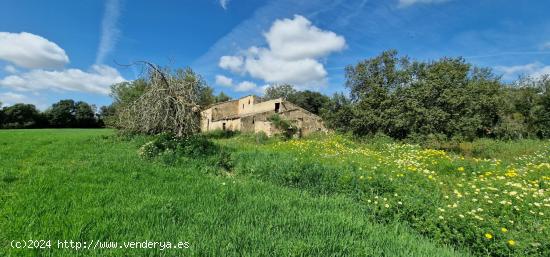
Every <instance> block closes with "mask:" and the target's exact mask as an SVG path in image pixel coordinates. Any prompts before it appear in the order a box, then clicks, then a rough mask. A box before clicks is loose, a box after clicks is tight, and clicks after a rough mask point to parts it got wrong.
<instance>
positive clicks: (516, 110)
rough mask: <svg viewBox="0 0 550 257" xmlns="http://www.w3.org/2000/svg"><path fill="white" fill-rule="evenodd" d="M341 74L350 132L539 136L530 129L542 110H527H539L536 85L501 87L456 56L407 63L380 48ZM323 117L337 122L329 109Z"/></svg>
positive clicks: (402, 135) (400, 135) (495, 79)
mask: <svg viewBox="0 0 550 257" xmlns="http://www.w3.org/2000/svg"><path fill="white" fill-rule="evenodd" d="M346 77H347V84H346V85H347V86H348V88H349V89H350V91H351V99H352V104H351V114H350V115H349V116H351V117H350V118H351V119H349V120H350V124H349V129H350V130H351V131H353V133H354V134H356V135H360V136H365V135H372V134H376V133H384V134H387V135H389V136H391V137H393V138H398V139H405V138H410V137H412V138H420V137H425V136H428V135H438V136H443V137H445V138H446V139H451V138H461V139H465V140H473V139H475V138H480V137H489V138H491V137H500V138H518V136H519V138H521V137H522V136H523V135H526V136H535V135H536V136H539V137H542V136H543V135H545V134H544V132H537V131H536V130H535V129H534V127H536V126H535V125H534V124H535V123H536V122H535V120H537V118H536V117H540V116H542V115H541V114H542V113H543V112H539V113H537V114H536V115H534V114H533V113H535V112H534V111H533V108H539V109H543V108H540V107H536V106H538V105H537V103H539V102H540V99H539V98H540V94H538V93H537V92H539V91H540V90H539V89H534V88H532V87H530V88H529V89H515V88H514V89H505V88H504V87H503V86H502V83H501V82H500V78H499V77H497V76H495V75H494V74H493V73H492V72H491V71H490V70H489V69H480V68H477V67H473V66H472V65H470V64H468V63H466V62H465V60H464V59H462V58H442V59H440V60H438V61H433V62H418V61H414V62H411V61H410V60H409V58H407V57H398V56H397V52H396V51H386V52H384V53H382V54H381V55H380V56H377V57H375V58H372V59H368V60H365V61H362V62H360V63H358V64H357V65H356V66H350V67H348V68H347V69H346ZM537 88H540V86H539V87H537ZM503 95H504V97H503ZM507 98H508V99H507ZM505 103H510V104H509V105H508V106H506V105H505ZM539 105H540V104H539ZM540 106H542V105H540ZM332 109H337V108H334V107H332ZM344 110H346V109H344ZM326 117H327V118H328V121H329V122H328V124H329V125H331V126H334V125H333V124H338V120H337V119H334V117H331V115H330V112H328V114H327V115H326ZM539 119H540V118H539ZM542 120H545V119H544V118H542ZM334 127H336V128H342V127H345V125H340V126H334ZM540 127H541V128H542V127H543V126H540ZM341 130H342V129H341ZM539 130H540V129H539ZM529 131H533V132H532V133H529ZM540 131H542V130H540ZM526 132H527V133H526Z"/></svg>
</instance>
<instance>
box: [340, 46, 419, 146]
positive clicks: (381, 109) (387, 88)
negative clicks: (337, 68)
mask: <svg viewBox="0 0 550 257" xmlns="http://www.w3.org/2000/svg"><path fill="white" fill-rule="evenodd" d="M408 67H409V59H408V58H407V57H402V58H398V57H397V51H395V50H390V51H385V52H383V53H382V54H381V55H379V56H377V57H375V58H372V59H368V60H365V61H362V62H359V63H358V64H357V65H355V66H348V67H346V79H347V80H346V86H347V87H348V88H349V89H350V94H351V100H352V102H353V104H354V106H353V113H354V118H353V119H352V120H351V123H350V125H351V126H352V131H353V132H354V133H355V134H357V135H368V134H375V133H377V132H384V133H387V134H393V133H392V132H393V131H390V130H391V128H388V124H387V123H388V122H389V121H390V119H388V117H386V114H389V113H391V112H392V111H394V112H395V109H394V110H388V109H389V108H395V105H394V102H393V101H392V99H391V93H392V92H395V91H397V90H399V89H400V87H402V86H404V85H407V83H408V82H410V80H408V79H409V78H410V76H409V73H408V72H409V70H408Z"/></svg>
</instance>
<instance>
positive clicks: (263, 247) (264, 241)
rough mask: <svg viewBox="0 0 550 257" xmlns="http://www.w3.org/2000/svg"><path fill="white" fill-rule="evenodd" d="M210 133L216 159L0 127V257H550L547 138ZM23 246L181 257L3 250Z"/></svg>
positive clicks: (89, 135)
mask: <svg viewBox="0 0 550 257" xmlns="http://www.w3.org/2000/svg"><path fill="white" fill-rule="evenodd" d="M209 137H210V138H211V139H212V140H213V142H214V143H215V145H216V146H218V147H220V149H221V152H220V153H213V154H209V155H198V156H197V155H195V156H182V155H180V154H178V153H177V152H173V151H168V150H166V151H164V152H162V153H158V156H157V157H153V158H147V157H144V154H145V152H148V151H144V146H146V145H147V146H151V145H152V143H154V142H155V139H153V138H151V137H142V136H137V137H132V138H123V137H119V136H115V135H114V132H113V131H111V130H17V131H15V130H11V131H10V130H8V131H0V185H1V187H0V228H2V229H1V230H0V242H1V248H0V255H3V256H4V255H5V256H20V255H23V256H88V255H90V254H94V255H101V256H119V255H125V256H176V255H178V256H179V255H189V256H281V255H284V256H470V255H474V256H549V255H550V244H549V242H548V238H550V234H549V232H548V226H549V225H550V220H549V219H548V215H550V212H549V211H548V210H549V209H550V208H549V207H550V192H549V189H548V183H550V182H549V179H550V164H549V163H550V142H549V141H537V140H523V141H510V142H499V141H491V140H479V141H474V142H471V143H463V144H461V145H460V146H459V147H457V148H456V149H455V151H454V152H447V151H443V150H434V149H426V148H422V147H420V146H418V145H414V144H405V143H397V142H394V141H391V140H388V139H384V138H381V139H380V138H379V139H372V140H365V141H364V142H358V141H355V140H351V139H350V138H349V137H347V136H342V135H335V134H330V135H317V136H314V137H310V138H305V139H293V140H288V141H285V140H279V139H276V138H270V139H267V138H263V137H258V136H255V135H235V136H231V137H225V136H223V135H222V136H220V135H217V136H216V135H214V134H211V135H209ZM146 149H149V148H147V147H146ZM25 239H27V240H28V239H52V240H59V239H62V240H75V241H90V240H101V241H118V242H123V241H144V240H149V241H172V242H176V241H186V242H189V248H188V249H166V250H163V251H161V250H159V249H95V250H94V249H85V250H79V251H76V250H74V249H57V248H56V247H51V248H50V249H13V248H11V247H10V242H11V241H12V240H25Z"/></svg>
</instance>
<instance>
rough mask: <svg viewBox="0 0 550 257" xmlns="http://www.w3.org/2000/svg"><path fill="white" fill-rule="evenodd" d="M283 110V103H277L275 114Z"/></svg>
mask: <svg viewBox="0 0 550 257" xmlns="http://www.w3.org/2000/svg"><path fill="white" fill-rule="evenodd" d="M280 109H281V103H275V112H279V110H280Z"/></svg>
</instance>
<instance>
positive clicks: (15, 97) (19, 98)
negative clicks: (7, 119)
mask: <svg viewBox="0 0 550 257" xmlns="http://www.w3.org/2000/svg"><path fill="white" fill-rule="evenodd" d="M27 102H28V98H27V97H26V96H24V95H22V94H17V93H13V92H6V93H0V103H2V105H3V106H8V105H14V104H16V103H27ZM0 107H2V106H0Z"/></svg>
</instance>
